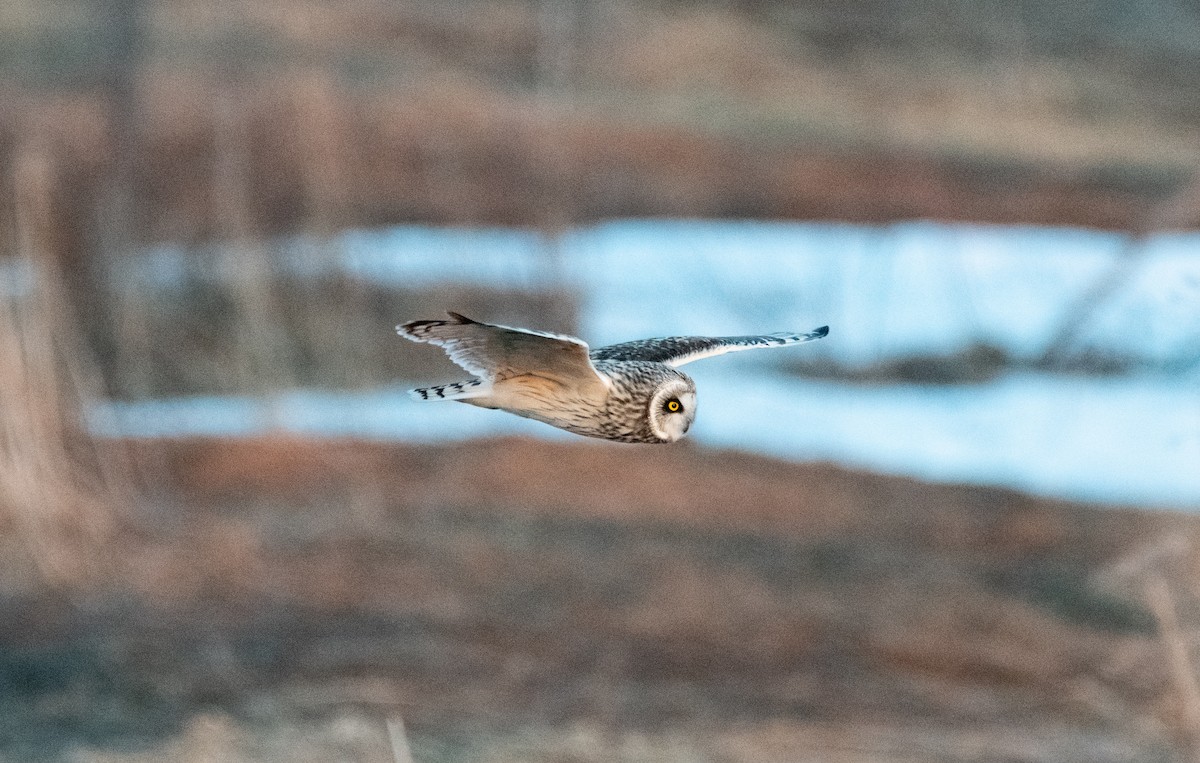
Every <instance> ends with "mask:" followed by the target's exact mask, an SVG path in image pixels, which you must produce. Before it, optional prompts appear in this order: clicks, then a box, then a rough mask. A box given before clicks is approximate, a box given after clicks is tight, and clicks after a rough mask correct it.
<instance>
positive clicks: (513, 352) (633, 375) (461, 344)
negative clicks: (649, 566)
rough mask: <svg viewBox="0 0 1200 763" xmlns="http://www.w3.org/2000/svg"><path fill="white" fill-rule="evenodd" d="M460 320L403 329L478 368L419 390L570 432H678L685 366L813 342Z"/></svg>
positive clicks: (656, 437)
mask: <svg viewBox="0 0 1200 763" xmlns="http://www.w3.org/2000/svg"><path fill="white" fill-rule="evenodd" d="M450 318H451V320H441V321H412V322H410V323H405V324H403V325H401V326H397V327H396V331H397V332H398V333H399V334H400V335H401V336H403V337H407V338H408V339H411V340H412V341H414V342H428V343H429V344H432V345H437V346H438V347H441V348H442V349H443V350H445V352H446V354H447V355H449V356H450V359H451V360H453V361H454V362H455V363H457V364H458V365H460V366H462V367H463V368H465V369H466V370H467V371H470V372H471V373H472V374H474V376H475V377H476V378H474V379H470V380H469V381H461V382H454V383H453V384H442V385H440V386H437V387H425V388H423V389H415V390H413V391H412V392H411V393H410V394H411V395H412V396H413V397H415V398H417V399H418V400H458V401H460V402H463V403H470V404H471V405H478V406H481V407H483V408H499V409H501V410H505V411H509V412H510V413H515V414H517V415H518V416H525V417H526V418H530V419H536V420H538V421H543V422H545V423H547V424H550V425H551V426H556V427H559V428H560V429H565V430H567V431H568V432H574V433H576V434H581V435H586V436H588V437H601V438H603V439H606V440H619V441H621V442H647V443H663V442H674V441H676V440H678V439H679V438H681V437H683V436H684V435H685V434H687V431H688V427H690V426H691V425H692V421H693V420H694V419H695V418H696V385H695V383H694V382H693V381H692V380H691V378H689V377H688V376H687V375H685V374H683V373H681V372H679V371H676V370H675V369H676V368H677V367H678V366H682V365H683V364H684V363H691V362H692V361H693V360H700V359H701V358H707V357H711V356H713V355H723V354H725V353H727V352H735V351H737V350H749V349H753V348H755V347H783V346H785V345H789V344H799V343H800V342H810V341H812V340H813V339H820V338H821V337H823V336H825V335H826V334H828V333H829V327H828V326H822V327H821V328H819V329H816V330H814V331H810V332H808V333H807V334H794V333H789V332H784V333H780V334H764V335H762V336H673V337H666V338H663V339H641V340H638V341H634V342H623V343H621V344H614V345H610V346H608V347H601V348H600V349H597V350H592V351H591V352H588V346H587V344H586V343H585V342H584V341H582V340H580V339H576V338H575V337H573V336H565V335H563V334H549V333H546V332H543V331H531V330H529V329H519V328H510V327H508V326H495V325H492V324H490V323H480V322H478V321H473V320H471V319H470V318H466V317H464V316H462V315H459V314H458V313H450Z"/></svg>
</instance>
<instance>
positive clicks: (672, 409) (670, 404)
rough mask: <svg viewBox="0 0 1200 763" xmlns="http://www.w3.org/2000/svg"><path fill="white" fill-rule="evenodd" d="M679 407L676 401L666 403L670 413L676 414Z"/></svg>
mask: <svg viewBox="0 0 1200 763" xmlns="http://www.w3.org/2000/svg"><path fill="white" fill-rule="evenodd" d="M680 407H681V406H680V405H679V401H678V400H671V401H669V402H668V403H667V410H668V411H670V412H671V413H678V412H679V409H680Z"/></svg>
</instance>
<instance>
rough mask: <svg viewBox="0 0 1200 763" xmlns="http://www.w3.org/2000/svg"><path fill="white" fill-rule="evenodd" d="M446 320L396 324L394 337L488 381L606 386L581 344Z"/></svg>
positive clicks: (455, 315) (460, 318)
mask: <svg viewBox="0 0 1200 763" xmlns="http://www.w3.org/2000/svg"><path fill="white" fill-rule="evenodd" d="M449 315H450V318H451V320H438V321H410V322H409V323H404V324H401V325H399V326H397V327H396V333H398V334H400V336H402V337H404V338H406V339H411V340H412V341H414V342H427V343H429V344H432V345H435V346H437V347H441V348H442V349H443V350H445V352H446V354H447V355H448V356H449V357H450V359H451V360H453V361H454V362H455V363H457V364H458V365H459V366H461V367H462V368H464V369H466V370H467V371H469V372H471V373H472V374H474V375H475V376H478V377H479V378H481V379H486V380H488V381H493V382H495V381H500V380H502V379H508V378H511V377H513V376H522V375H525V374H530V375H533V376H539V377H542V378H547V379H550V380H552V381H556V382H560V383H563V384H569V385H590V384H592V383H595V384H602V385H604V386H605V387H607V386H608V384H609V381H608V379H606V378H605V377H603V376H601V375H600V373H599V372H598V371H597V370H596V368H595V366H593V365H592V361H591V359H590V358H589V357H588V346H587V343H586V342H584V341H583V340H582V339H576V338H575V337H573V336H567V335H565V334H551V333H548V332H544V331H532V330H530V329H519V328H512V327H510V326H497V325H494V324H491V323H480V322H479V321H473V320H471V319H470V318H467V317H466V316H463V315H459V314H458V313H449Z"/></svg>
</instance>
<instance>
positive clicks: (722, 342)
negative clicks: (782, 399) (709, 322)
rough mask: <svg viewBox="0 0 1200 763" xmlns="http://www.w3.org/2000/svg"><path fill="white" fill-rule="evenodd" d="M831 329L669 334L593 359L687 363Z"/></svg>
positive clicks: (818, 334)
mask: <svg viewBox="0 0 1200 763" xmlns="http://www.w3.org/2000/svg"><path fill="white" fill-rule="evenodd" d="M828 333H829V327H828V326H822V327H820V328H818V329H814V330H812V331H809V332H807V333H795V332H788V331H785V332H780V333H778V334H758V335H752V336H669V337H661V338H658V339H639V340H636V341H633V342H622V343H621V344H612V345H609V346H607V347H600V348H599V349H596V350H593V351H592V355H591V357H592V360H649V361H655V362H658V363H666V364H667V365H668V366H671V367H672V368H678V367H679V366H682V365H683V364H685V363H691V362H692V361H696V360H701V359H702V358H711V357H713V356H716V355H724V354H725V353H727V352H739V351H741V350H753V349H757V348H760V347H786V346H788V345H792V344H801V343H803V342H811V341H813V340H814V339H820V338H821V337H823V336H825V335H826V334H828Z"/></svg>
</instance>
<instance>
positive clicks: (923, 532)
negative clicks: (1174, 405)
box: [0, 437, 1195, 761]
mask: <svg viewBox="0 0 1200 763" xmlns="http://www.w3.org/2000/svg"><path fill="white" fill-rule="evenodd" d="M135 446H136V447H135V450H136V451H137V452H140V453H142V454H144V457H149V456H154V457H155V458H157V457H158V456H165V457H166V461H165V462H161V463H163V464H165V468H166V473H165V474H167V475H169V476H170V478H171V481H172V482H173V483H174V484H175V486H176V489H177V490H178V493H177V495H179V496H180V498H181V501H180V502H176V501H171V500H168V501H165V502H160V503H158V504H157V505H147V506H146V507H144V508H143V510H142V517H143V518H142V520H141V522H140V528H141V529H140V530H139V531H138V533H137V534H136V535H135V536H129V537H126V538H125V540H124V541H122V543H121V544H120V546H119V548H116V547H115V548H114V551H116V552H117V555H118V557H119V558H120V560H121V565H123V566H122V569H124V570H125V574H124V575H123V576H122V580H123V582H118V583H116V584H115V585H116V587H115V588H113V587H112V585H110V586H108V587H107V590H108V593H107V594H106V595H104V596H101V597H100V598H95V595H93V599H92V600H93V602H94V603H93V604H91V605H89V606H88V607H87V608H86V610H63V609H60V608H55V607H52V606H47V603H46V602H44V601H43V602H40V603H39V602H37V601H26V602H25V603H23V604H21V605H20V607H19V608H18V609H19V611H20V612H21V615H20V618H19V619H18V620H13V621H10V625H9V626H8V627H6V628H5V629H4V633H3V639H4V643H5V644H6V645H7V648H8V649H9V650H10V653H12V654H14V655H17V654H20V655H24V657H23V659H24V660H26V664H28V661H31V660H32V661H34V664H53V661H54V660H55V659H58V660H63V659H74V660H75V661H76V662H74V663H70V662H68V664H67V666H66V667H60V668H58V670H60V671H63V673H62V674H61V675H59V674H57V673H56V674H55V676H56V677H55V678H54V680H52V681H50V684H49V685H42V686H36V685H35V686H32V687H30V686H27V687H26V688H24V689H21V690H19V691H18V692H17V697H19V698H23V701H25V702H31V701H34V700H36V702H46V701H49V699H48V698H49V697H54V696H58V697H62V696H64V695H62V692H74V694H73V695H71V696H76V697H78V698H79V699H78V701H86V702H87V703H88V704H87V708H88V709H87V710H82V709H72V708H76V705H74V704H71V702H73V701H75V700H72V701H67V700H61V701H64V702H66V704H64V705H62V706H61V707H62V708H63V709H62V710H61V713H60V715H58V716H57V717H58V718H60V721H59V722H60V723H64V724H70V723H71V722H72V720H71V719H73V718H74V719H75V720H74V721H73V722H74V723H75V724H79V723H81V721H80V720H79V718H80V717H86V716H87V714H88V713H92V712H95V709H96V708H97V707H103V708H108V710H106V711H105V712H111V713H116V714H117V717H119V716H120V713H121V712H133V713H135V714H136V711H134V710H132V709H131V708H133V707H136V703H137V702H139V701H143V700H138V699H137V697H138V696H139V695H138V692H143V693H148V696H149V697H151V698H154V699H152V700H151V701H153V702H155V703H157V705H156V706H157V708H158V709H157V710H156V711H155V713H154V714H153V715H152V716H149V718H150V720H151V722H149V723H145V724H140V725H138V726H137V727H136V728H135V727H131V726H130V725H129V724H128V722H122V721H114V723H113V725H112V726H111V727H109V728H108V731H107V732H104V733H101V732H99V731H93V732H81V731H80V728H85V727H79V726H78V725H77V726H75V727H72V728H73V730H72V731H69V732H65V733H64V732H63V731H62V729H61V728H57V727H55V726H54V725H53V722H47V721H45V720H43V721H41V722H40V723H39V724H35V726H34V729H33V730H32V731H30V730H29V729H26V730H25V731H23V732H22V733H21V734H16V733H15V732H14V730H13V727H12V726H11V725H10V726H3V724H0V730H3V733H4V734H5V736H6V738H7V741H8V745H9V747H10V749H14V750H19V749H26V748H24V747H22V746H21V745H22V744H23V743H22V742H21V741H20V740H22V739H24V740H26V741H25V742H24V744H29V743H31V742H30V741H29V740H30V738H31V737H37V736H38V734H41V735H42V736H40V737H38V738H39V739H40V740H41V743H43V744H44V743H46V740H47V739H51V740H55V741H57V742H59V743H62V742H71V741H73V742H74V743H76V744H79V743H83V744H87V745H90V746H91V747H92V748H93V749H103V748H106V747H107V746H109V745H112V744H129V743H130V742H135V741H136V742H138V743H140V744H150V745H152V746H151V748H150V749H151V750H153V751H155V752H154V753H153V754H154V755H164V754H170V755H172V756H176V757H179V756H183V757H186V756H187V755H196V754H198V753H196V752H195V750H196V749H209V748H210V746H212V745H217V749H220V750H222V751H223V752H222V753H221V755H222V756H228V757H230V758H249V757H253V756H256V755H258V754H262V755H264V756H266V757H272V756H275V757H281V756H287V757H289V759H290V758H291V757H292V756H295V755H300V756H302V757H307V758H308V759H319V758H320V757H321V756H322V755H330V754H335V752H336V751H339V750H340V751H343V752H342V753H338V754H347V755H352V756H353V757H354V758H355V759H360V760H386V759H387V758H386V757H385V755H386V751H387V746H386V744H387V743H386V739H387V736H386V730H385V728H384V725H383V721H384V720H385V719H386V718H388V717H403V718H404V720H405V722H406V723H407V725H408V728H409V731H410V733H411V738H412V743H413V750H414V755H415V758H416V760H418V761H430V760H462V759H472V760H475V759H484V760H546V761H552V760H568V759H570V760H577V759H581V760H606V759H611V758H612V756H614V755H617V752H616V751H617V750H621V749H624V750H627V752H626V753H624V754H625V755H626V756H627V757H628V758H629V759H639V760H640V759H650V758H651V757H652V756H654V755H661V756H666V757H665V758H663V759H667V760H672V759H675V758H672V757H670V756H672V755H674V756H678V757H679V759H681V760H682V759H695V758H696V757H699V758H700V759H705V760H747V761H749V760H760V759H763V756H764V755H776V756H779V755H782V756H785V757H789V758H792V757H795V755H796V754H800V753H803V754H806V755H810V756H812V759H822V760H824V759H837V760H847V761H858V760H880V759H883V760H902V759H922V760H968V759H969V760H1013V759H1018V760H1029V761H1041V760H1046V761H1049V760H1056V761H1058V760H1079V761H1084V760H1089V761H1106V760H1113V761H1116V760H1163V761H1168V760H1174V759H1176V757H1175V756H1176V755H1177V751H1178V750H1182V749H1186V747H1187V745H1188V744H1189V740H1190V738H1191V729H1190V726H1189V723H1190V721H1189V720H1188V718H1189V716H1188V715H1187V714H1186V713H1181V712H1180V708H1181V704H1180V702H1181V696H1180V695H1179V694H1178V692H1179V690H1180V688H1179V686H1178V684H1177V683H1175V674H1173V673H1172V671H1171V669H1170V667H1169V665H1168V663H1166V662H1165V661H1164V660H1165V656H1166V655H1167V654H1168V653H1167V652H1166V651H1164V645H1163V643H1162V642H1161V641H1160V634H1159V628H1158V626H1157V625H1156V609H1155V608H1156V607H1157V606H1158V605H1156V604H1155V603H1153V602H1151V601H1148V600H1147V599H1146V598H1144V596H1143V595H1142V594H1141V593H1140V589H1139V585H1140V584H1138V583H1137V582H1136V581H1137V579H1139V578H1138V577H1137V576H1139V575H1144V574H1148V573H1147V572H1146V569H1150V570H1152V571H1153V574H1154V575H1159V576H1162V579H1164V580H1169V581H1172V583H1171V585H1172V586H1174V585H1175V584H1176V583H1177V582H1180V581H1185V580H1186V579H1187V577H1186V576H1184V577H1180V568H1179V566H1178V565H1179V564H1181V563H1183V562H1185V561H1186V560H1189V559H1194V558H1195V557H1194V552H1192V551H1191V550H1190V549H1189V548H1188V547H1187V544H1186V542H1185V543H1184V545H1183V547H1180V548H1177V549H1176V551H1174V552H1171V553H1170V554H1169V558H1168V559H1167V560H1166V561H1165V562H1164V561H1162V560H1154V559H1151V560H1149V561H1147V560H1146V559H1145V551H1146V549H1148V548H1154V547H1161V548H1171V547H1172V544H1171V543H1170V542H1167V543H1165V544H1164V543H1163V539H1167V540H1168V541H1169V540H1170V538H1172V537H1176V538H1179V537H1183V538H1190V537H1193V534H1194V532H1195V521H1193V519H1191V518H1190V517H1185V516H1182V515H1174V514H1171V513H1169V512H1155V513H1142V512H1137V511H1131V510H1097V509H1092V508H1088V507H1083V506H1076V505H1071V504H1064V503H1056V502H1049V501H1044V500H1038V499H1034V498H1030V497H1027V496H1022V495H1019V494H1016V493H1011V492H1008V491H1002V490H994V489H986V488H970V487H961V486H934V485H926V484H920V483H916V482H912V481H908V480H902V479H892V478H884V477H876V476H872V475H866V474H856V473H851V472H846V471H843V470H840V469H836V468H833V467H829V466H822V465H807V466H805V465H793V464H785V463H781V462H777V461H772V460H769V459H764V458H759V457H754V456H748V455H742V454H738V453H734V452H714V451H707V450H704V449H698V448H691V447H687V446H684V447H678V448H663V449H655V450H646V449H641V448H630V447H623V446H618V445H612V446H608V445H603V444H596V445H593V444H585V443H578V444H575V443H572V444H563V443H553V444H551V443H538V442H531V441H523V440H496V441H488V442H478V443H466V444H458V445H443V446H375V445H367V444H362V443H354V442H334V443H329V442H314V441H308V440H301V439H294V438H279V437H272V438H265V439H253V440H233V441H194V442H176V443H167V444H166V445H165V449H164V444H163V443H149V442H147V443H142V444H135ZM152 460H153V459H152ZM160 500H161V499H160ZM1122 565H1123V566H1122ZM1146 565H1149V568H1146ZM1131 576H1132V577H1131ZM1131 586H1132V587H1131ZM102 588H104V587H103V586H102ZM131 594H132V595H133V598H132V599H130V598H128V597H129V596H130V595H131ZM1170 595H1171V596H1172V597H1173V602H1174V606H1176V607H1177V608H1178V614H1177V617H1179V618H1182V619H1181V622H1184V625H1182V626H1173V627H1178V628H1187V629H1189V630H1188V632H1191V630H1190V629H1191V628H1192V627H1193V625H1192V623H1194V617H1195V613H1194V612H1192V610H1191V609H1190V608H1189V607H1190V606H1191V605H1190V604H1189V602H1191V601H1192V599H1191V598H1190V597H1191V595H1190V594H1188V593H1187V592H1186V590H1184V589H1180V588H1174V592H1173V593H1172V594H1170ZM85 612H87V613H90V614H85ZM16 622H21V623H23V624H22V625H20V626H17V625H15V623H16ZM45 632H54V633H57V634H58V635H57V637H56V638H55V639H54V640H53V641H51V642H45V641H42V642H39V641H38V640H37V639H36V637H35V636H34V634H36V633H45ZM84 632H86V633H88V634H90V636H89V638H99V639H100V640H101V642H102V643H106V644H108V646H107V647H106V649H107V650H108V651H106V652H105V653H104V654H105V655H107V656H101V655H100V654H97V653H93V652H90V651H89V647H87V644H88V643H90V642H88V641H83V640H81V639H82V638H83V633H84ZM13 650H15V651H13ZM64 655H75V656H74V657H73V658H67V657H64ZM39 661H40V662H39ZM12 669H13V668H12V666H11V665H9V667H8V670H9V671H10V673H11V670H12ZM26 669H27V670H28V668H26ZM44 669H48V668H44ZM95 671H104V672H105V674H110V675H111V676H113V677H110V678H108V679H105V680H104V681H102V682H100V683H95V682H94V681H95V679H94V678H91V677H90V676H93V675H94V672H95ZM113 671H115V673H114V672H113ZM56 692H57V693H56ZM131 703H132V704H131ZM201 709H206V714H205V715H195V713H197V712H198V711H199V710H201ZM78 714H82V716H80V715H78ZM303 718H310V719H318V720H317V721H316V725H312V724H311V723H304V722H302V721H301V719H303ZM189 719H191V720H189ZM48 724H49V725H48ZM302 726H306V727H307V730H306V731H300V729H301V727H302ZM181 733H182V735H181V736H180V735H178V734H181ZM122 740H124V741H122ZM251 740H257V741H256V742H255V743H254V744H255V745H259V744H261V745H265V747H255V748H253V749H259V750H260V753H253V752H251V750H252V747H251ZM339 740H341V741H339ZM263 750H271V751H273V752H263ZM105 755H106V757H105V759H113V760H115V759H125V758H122V757H120V756H117V755H116V754H115V753H106V754H105ZM689 756H690V757H689ZM131 759H137V758H136V757H135V758H131ZM801 759H804V758H803V757H801Z"/></svg>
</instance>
